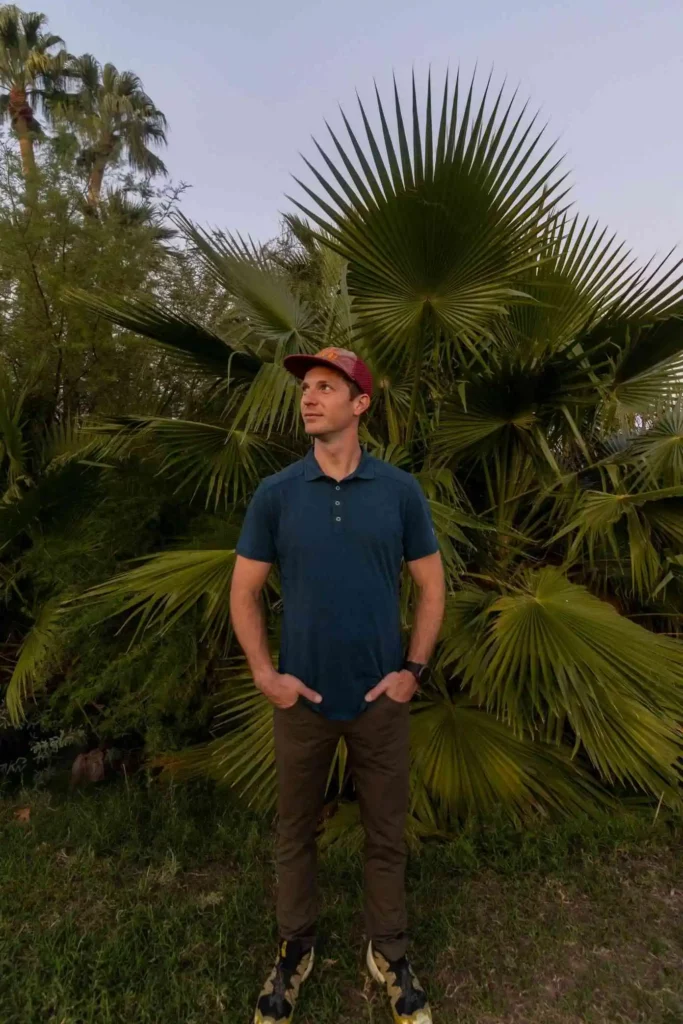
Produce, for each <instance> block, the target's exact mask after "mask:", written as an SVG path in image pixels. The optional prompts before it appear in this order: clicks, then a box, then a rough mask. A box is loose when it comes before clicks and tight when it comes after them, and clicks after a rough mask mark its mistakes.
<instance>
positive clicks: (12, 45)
mask: <svg viewBox="0 0 683 1024" xmlns="http://www.w3.org/2000/svg"><path fill="white" fill-rule="evenodd" d="M46 25H47V18H46V17H45V15H44V14H38V13H36V12H27V11H21V10H19V8H18V7H15V6H14V4H6V5H4V6H2V7H0V86H1V87H2V90H3V92H2V93H1V94H0V113H1V114H2V117H3V118H9V121H10V123H11V125H12V129H13V131H14V132H15V133H16V136H17V138H18V140H19V149H20V151H21V164H22V169H23V172H24V177H25V178H29V176H30V175H32V174H33V172H34V170H35V156H34V152H33V144H34V140H35V139H36V138H39V137H40V135H41V134H42V128H41V125H40V123H39V121H38V119H37V118H36V110H37V109H41V108H42V111H43V113H44V114H46V115H48V116H49V114H50V100H51V98H52V99H54V97H55V93H56V92H57V87H58V85H59V84H60V80H61V78H62V72H63V69H64V63H65V59H66V53H65V50H64V41H63V40H62V39H60V37H59V36H56V35H51V34H48V33H46V32H44V31H43V29H44V28H45V26H46ZM55 49H56V51H57V52H54V51H55Z"/></svg>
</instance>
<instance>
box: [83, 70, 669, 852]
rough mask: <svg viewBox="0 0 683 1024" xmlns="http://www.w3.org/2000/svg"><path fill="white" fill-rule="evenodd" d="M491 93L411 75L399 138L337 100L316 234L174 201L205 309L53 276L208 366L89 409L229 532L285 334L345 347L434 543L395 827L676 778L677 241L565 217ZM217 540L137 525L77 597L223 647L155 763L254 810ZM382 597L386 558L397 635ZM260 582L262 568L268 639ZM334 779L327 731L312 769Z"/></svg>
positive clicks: (283, 434)
mask: <svg viewBox="0 0 683 1024" xmlns="http://www.w3.org/2000/svg"><path fill="white" fill-rule="evenodd" d="M513 109H514V108H513V104H512V103H509V104H504V103H503V97H502V92H501V94H499V95H498V96H496V97H494V98H493V101H492V102H491V101H490V100H489V97H488V90H486V91H485V93H484V97H483V99H482V100H481V101H480V102H479V103H477V104H475V103H474V101H473V89H472V86H470V87H469V89H468V90H467V91H466V93H465V96H464V102H463V97H462V94H461V90H460V88H459V85H458V83H456V87H455V90H454V94H453V95H451V93H450V91H449V89H448V84H446V88H445V90H444V97H443V102H442V104H441V109H440V112H439V117H438V121H437V122H434V120H433V117H432V101H431V89H429V90H428V96H427V105H426V112H425V114H424V115H423V116H421V114H420V110H419V108H418V105H417V99H416V95H415V90H413V111H412V139H411V140H410V142H409V139H408V132H407V131H406V128H405V121H404V116H403V112H402V109H401V105H400V102H399V100H398V97H396V119H397V120H396V128H395V130H394V131H393V132H392V130H391V129H390V128H389V125H388V121H387V117H386V114H385V110H384V107H383V105H382V104H381V102H380V101H379V99H378V110H377V118H378V123H379V126H380V131H381V140H382V141H383V144H384V152H382V148H381V146H380V140H379V139H378V138H377V136H376V134H375V133H374V132H373V130H372V127H371V124H370V119H369V117H367V116H366V111H365V110H364V109H363V108H361V118H362V121H363V124H364V129H365V132H366V137H367V146H365V147H364V146H363V144H362V143H361V141H360V139H359V138H358V137H357V135H356V133H354V131H353V129H352V128H351V126H350V124H349V123H348V122H346V127H347V131H348V134H349V139H350V146H351V151H352V153H353V156H354V157H355V161H354V160H353V159H352V156H351V152H349V151H347V149H346V148H345V147H344V145H343V144H342V142H341V141H340V140H339V139H338V138H337V137H336V136H333V145H334V147H335V150H336V156H335V157H332V156H331V155H328V154H327V153H326V152H325V151H323V150H322V149H321V150H320V153H321V155H322V159H323V163H324V167H323V169H322V170H318V169H317V168H315V167H314V166H313V165H310V169H311V172H312V173H313V175H314V178H315V180H316V181H317V182H318V186H319V189H318V190H317V191H316V190H314V189H313V188H312V187H309V186H304V188H305V191H306V192H307V194H308V196H309V200H310V201H309V200H307V201H306V202H307V209H306V211H305V212H306V213H307V215H308V216H309V217H310V218H311V220H312V221H313V223H314V224H315V225H316V226H317V232H316V230H315V229H311V228H310V227H307V226H306V225H304V224H302V223H301V222H300V221H299V220H298V219H297V218H290V222H289V223H290V227H291V229H292V230H293V231H294V232H295V233H296V234H297V235H298V237H299V242H300V245H299V247H298V249H297V248H296V247H295V248H294V250H293V251H289V252H288V251H284V252H283V253H278V252H277V251H273V250H267V251H262V250H259V249H256V250H254V249H253V247H251V246H248V245H246V244H245V243H243V242H242V241H241V240H239V239H237V240H236V239H233V238H231V237H230V236H226V235H222V234H214V235H213V236H208V235H206V234H205V233H203V232H201V231H198V230H196V229H194V228H193V227H192V226H191V225H188V224H187V223H185V225H184V227H185V230H186V231H187V233H188V237H189V239H190V240H191V242H192V244H193V245H194V246H195V248H196V250H197V252H198V254H199V255H200V256H201V257H202V258H203V259H204V260H205V261H206V264H207V266H208V267H209V268H210V269H211V271H212V273H214V275H215V276H216V278H217V279H218V280H220V281H221V282H222V283H223V285H224V287H225V290H226V297H227V302H226V317H225V325H224V329H223V330H222V331H221V333H214V332H212V331H209V330H207V329H206V328H205V327H203V326H202V325H200V324H197V323H196V322H193V321H190V320H188V319H187V318H185V317H183V316H182V315H181V314H179V313H174V312H173V311H169V310H168V309H167V308H161V307H158V306H155V305H154V304H153V303H150V302H137V303H132V302H126V301H124V300H111V299H106V298H105V299H103V298H97V297H93V296H84V295H81V296H75V298H77V299H78V300H79V301H81V302H82V303H84V304H85V305H86V306H88V307H89V308H90V309H91V310H92V311H93V312H94V313H96V314H98V315H100V316H105V317H108V318H109V319H110V320H112V321H113V322H114V323H116V324H119V325H120V326H122V327H125V328H126V329H128V330H135V331H138V332H139V333H140V334H142V335H143V336H145V337H147V338H148V339H150V340H151V341H153V342H154V343H155V344H157V345H160V346H162V347H163V348H164V349H165V350H166V351H167V352H171V353H175V354H176V356H177V357H178V359H179V360H180V361H182V362H183V363H184V364H185V365H189V366H191V367H192V368H193V370H194V372H195V373H196V374H201V375H202V376H203V377H204V378H205V379H206V380H207V383H208V384H209V385H210V387H211V388H212V389H213V391H214V393H215V392H216V390H217V389H219V388H220V387H223V388H224V390H225V393H226V400H225V408H224V410H223V411H222V414H221V415H220V416H215V417H214V418H211V419H209V418H206V419H204V420H199V421H196V420H195V421H192V420H187V421H185V420H179V419H165V418H162V417H159V416H152V415H150V416H146V417H140V416H138V417H127V418H125V419H122V420H119V421H117V422H113V423H110V424H108V425H103V426H101V427H100V432H101V434H102V435H103V437H105V438H106V437H109V438H110V439H111V440H110V450H109V452H108V453H107V457H108V458H111V457H112V456H115V455H116V454H117V452H121V451H125V450H127V449H129V448H130V447H132V446H137V445H141V446H142V450H143V451H144V450H145V446H146V449H147V451H148V453H149V457H150V459H151V464H152V465H154V466H155V467H156V470H157V472H159V473H161V474H164V475H166V474H172V475H174V476H175V478H176V479H177V481H178V487H179V489H180V490H179V494H182V495H184V496H186V497H187V498H188V500H191V499H192V498H193V497H194V496H195V495H199V496H201V497H202V498H203V499H204V501H205V503H206V504H207V505H208V506H210V507H212V508H214V509H217V510H220V509H222V510H224V511H223V514H226V513H227V515H228V519H229V524H230V532H231V533H235V532H236V529H237V528H238V527H239V522H240V518H241V515H242V514H243V510H244V507H245V503H246V501H247V500H248V497H249V494H250V493H251V492H252V490H253V488H254V487H255V486H256V485H257V482H258V480H259V478H260V477H261V476H262V475H263V474H264V473H266V472H269V471H270V468H271V466H272V463H273V462H274V461H280V462H281V461H282V460H286V459H288V458H290V459H292V458H295V457H297V456H298V455H300V454H302V453H303V451H305V448H306V445H307V441H306V438H305V436H304V434H303V431H302V428H301V425H300V423H299V420H298V416H297V389H296V384H295V382H294V381H293V379H292V378H291V377H290V376H289V375H288V374H287V373H286V372H285V371H284V370H283V369H282V365H281V363H282V356H283V355H284V354H286V353H287V352H289V351H292V350H304V351H311V350H312V349H315V348H318V347H319V346H320V345H322V344H326V343H332V344H342V345H344V346H345V347H354V348H355V349H356V350H358V351H359V352H360V353H362V355H363V357H364V358H366V359H367V360H368V362H369V363H370V364H371V366H372V368H373V370H374V373H375V377H376V380H377V382H378V388H377V399H376V400H375V401H373V404H372V406H371V410H370V416H369V418H368V419H367V421H366V422H365V423H364V426H363V436H362V440H363V442H364V443H365V444H367V445H368V447H369V448H370V450H371V451H372V452H373V453H374V454H375V455H376V456H377V457H379V458H383V459H385V460H387V461H390V462H392V463H394V464H396V465H399V466H401V467H403V468H406V469H409V470H410V471H412V472H413V473H415V474H416V475H417V476H418V477H419V479H420V481H421V483H422V486H423V488H424V490H425V492H426V494H427V497H428V499H429V501H430V504H431V509H432V515H433V518H434V523H435V527H436V530H437V533H438V535H439V538H440V546H441V550H442V552H443V554H444V559H445V562H446V568H447V578H448V590H449V601H448V613H447V617H446V621H445V625H444V630H443V633H442V637H441V640H440V643H439V646H438V648H437V653H436V658H435V670H434V673H433V677H432V681H431V683H430V685H429V692H428V693H427V694H426V695H425V699H424V700H422V701H421V702H420V703H419V704H417V705H416V706H415V708H414V717H413V734H412V743H413V814H414V829H415V830H416V833H420V834H424V831H425V830H426V831H432V832H449V831H452V830H453V828H454V827H455V826H456V824H457V822H458V821H459V820H461V819H462V818H463V817H465V816H466V815H468V814H473V813H474V814H478V813H481V812H486V811H488V810H489V809H491V808H492V807H497V806H499V805H502V806H503V807H505V808H506V809H507V810H508V812H509V813H510V814H511V815H512V816H513V817H514V818H516V819H519V818H522V817H524V816H526V815H529V814H533V813H537V812H538V811H539V810H540V811H543V812H545V813H547V812H551V811H561V812H563V813H569V812H572V811H575V810H576V809H577V808H583V809H589V808H590V807H592V806H595V804H596V803H597V802H600V801H604V800H610V799H611V798H612V797H613V796H614V795H623V794H624V793H627V792H629V791H636V792H640V793H645V794H647V795H649V796H650V797H651V798H653V799H654V800H660V799H661V800H664V801H665V802H667V803H670V804H672V805H673V804H675V803H677V802H678V803H680V783H681V781H682V765H683V761H682V759H681V754H682V753H683V741H682V735H681V727H680V723H681V720H683V650H682V649H681V647H680V646H679V641H677V640H676V639H674V638H673V637H672V636H671V634H672V633H673V634H675V633H676V632H677V631H678V630H679V628H680V623H681V621H682V620H683V454H682V453H683V442H682V441H681V437H682V436H683V429H682V426H681V425H682V424H683V413H681V410H680V407H679V404H678V403H679V393H680V379H681V370H682V369H683V319H682V318H681V315H680V308H681V305H680V304H681V297H682V283H681V272H680V266H678V267H677V266H673V267H667V266H664V267H655V268H654V269H651V268H645V269H643V268H639V267H637V266H636V265H635V263H634V261H633V260H632V259H631V258H630V257H629V256H628V254H627V253H626V252H625V251H624V250H623V249H622V248H621V247H620V246H618V245H616V244H615V243H614V241H613V240H612V239H611V238H609V237H607V235H606V233H605V232H604V231H600V230H598V229H597V227H596V226H594V225H591V224H590V223H589V222H587V221H585V222H582V221H580V220H579V219H578V218H574V219H569V218H568V217H567V216H566V215H565V214H564V213H563V212H562V208H561V203H560V197H561V193H562V189H563V185H562V174H561V173H560V172H559V171H558V170H557V168H556V165H555V163H554V162H553V160H552V159H551V158H550V155H549V153H550V148H548V147H544V146H542V144H541V139H542V133H541V132H538V133H534V130H533V127H532V125H533V122H532V124H529V123H528V122H526V121H525V118H524V116H523V113H522V114H521V115H513V113H512V111H513ZM321 193H324V194H321ZM301 205H302V207H303V205H304V204H303V202H302V203H301ZM313 282H315V283H316V284H315V287H314V285H313ZM105 451H106V449H105ZM233 560H234V547H233V546H232V545H231V544H229V545H228V546H227V547H217V548H216V549H214V550H207V549H206V548H203V549H202V550H197V549H188V550H185V551H182V550H173V551H161V552H159V553H158V554H157V555H155V556H152V557H151V558H148V559H147V560H145V561H144V562H143V563H142V564H141V565H139V566H137V567H135V568H134V569H132V570H129V571H127V572H124V573H122V574H121V575H119V576H118V577H116V578H115V579H113V580H110V581H107V582H104V583H103V584H102V585H101V586H100V587H98V588H97V589H96V590H95V591H94V592H93V591H90V592H89V593H88V595H87V598H86V599H87V600H92V599H93V598H94V597H96V598H98V599H101V600H106V601H112V600H113V601H114V602H116V604H115V608H114V610H115V613H116V614H120V613H121V612H124V613H125V612H127V613H128V615H129V616H133V617H137V620H138V622H139V624H140V627H139V628H140V630H141V631H143V630H147V629H161V630H164V629H167V628H168V627H169V625H170V624H172V623H174V622H175V621H177V619H178V617H179V616H182V615H185V614H186V613H187V612H188V611H189V610H190V609H194V608H196V607H199V608H200V609H201V611H202V615H203V619H204V624H205V631H206V634H207V635H212V636H213V637H215V638H216V641H217V642H220V643H221V644H222V645H223V647H224V649H227V651H228V653H230V654H234V656H235V660H234V661H231V662H229V665H230V667H229V669H228V671H227V673H226V706H225V712H224V715H223V720H224V722H225V724H226V726H227V729H228V731H227V733H226V735H224V736H222V737H220V738H219V739H217V740H214V741H212V742H211V743H209V744H207V745H205V746H204V747H202V748H200V749H198V750H190V751H186V752H183V753H181V754H173V755H170V756H169V757H167V758H165V759H163V763H164V764H165V767H166V768H167V769H168V770H169V771H174V772H177V773H179V774H180V773H181V772H183V773H186V774H191V773H193V772H202V773H211V774H214V775H215V776H217V777H219V778H222V779H224V780H226V781H227V782H229V783H230V784H231V785H232V786H233V787H235V788H236V789H237V790H238V791H239V792H241V793H242V794H243V795H244V796H245V798H247V799H249V800H250V801H251V802H252V803H253V804H254V805H255V806H260V807H263V808H264V809H269V808H272V807H273V801H274V795H275V776H274V767H273V749H272V740H271V733H270V713H271V709H270V707H269V705H268V703H267V701H266V700H265V698H263V697H262V695H261V694H260V693H259V692H258V691H256V690H255V689H254V687H253V684H252V683H251V680H250V679H249V677H248V673H247V672H246V671H245V666H244V662H243V660H241V659H240V656H239V652H238V651H237V650H235V648H234V647H233V640H232V637H231V635H230V633H229V630H228V629H227V621H226V595H227V592H228V587H229V579H230V573H231V569H232V565H233ZM409 596H410V585H409V579H408V577H407V576H406V587H405V589H404V591H403V621H404V625H405V629H406V634H407V633H408V631H409V628H410V620H409V615H408V609H409V606H410V605H409ZM278 597H279V593H278V583H277V576H276V574H274V575H273V578H272V581H271V583H270V589H269V600H270V606H271V608H272V610H273V612H274V615H273V619H272V630H273V631H272V636H273V640H274V641H275V638H276V635H277V613H278V609H279V604H278ZM646 627H647V628H646ZM345 777H346V761H345V753H344V749H343V745H341V746H340V749H339V751H338V758H337V760H336V764H335V772H334V773H331V774H330V779H329V786H330V793H331V794H332V795H334V794H335V793H337V794H338V793H339V792H341V791H342V790H343V789H344V785H345ZM338 820H339V821H341V822H345V823H346V824H348V823H349V815H348V814H345V815H343V816H342V817H341V818H340V819H338ZM351 820H353V819H352V818H351ZM332 834H334V833H332Z"/></svg>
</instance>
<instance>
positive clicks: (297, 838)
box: [230, 348, 444, 1024]
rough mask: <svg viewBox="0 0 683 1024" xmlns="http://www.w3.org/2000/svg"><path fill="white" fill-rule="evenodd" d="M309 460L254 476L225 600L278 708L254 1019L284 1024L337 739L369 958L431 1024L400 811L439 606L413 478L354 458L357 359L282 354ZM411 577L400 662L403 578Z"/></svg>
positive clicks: (428, 524) (402, 1016)
mask: <svg viewBox="0 0 683 1024" xmlns="http://www.w3.org/2000/svg"><path fill="white" fill-rule="evenodd" d="M285 367H286V368H287V369H288V370H289V371H290V372H291V373H293V374H294V375H295V376H296V377H298V378H299V379H300V380H301V381H302V382H303V383H302V392H301V414H302V417H303V421H304V425H305V429H306V431H307V433H308V434H310V435H311V436H312V437H313V438H314V447H313V448H312V449H311V450H310V451H309V453H308V455H307V456H306V457H305V458H304V459H302V460H300V461H299V462H296V463H294V464H293V465H291V466H288V467H287V468H286V469H284V470H282V471H281V472H279V473H276V474H274V475H273V476H269V477H266V479H265V480H263V481H262V482H261V484H260V485H259V487H258V489H257V491H256V493H255V494H254V497H253V499H252V501H251V503H250V505H249V508H248V510H247V514H246V517H245V521H244V527H243V530H242V534H241V536H240V539H239V543H238V545H237V558H236V562H235V570H234V576H233V582H232V590H231V596H230V610H231V614H232V621H233V625H234V628H235V633H236V635H237V638H238V640H239V642H240V644H241V645H242V648H243V649H244V652H245V654H246V657H247V660H248V662H249V666H250V669H251V672H252V674H253V677H254V681H255V683H256V685H257V686H258V687H259V688H260V689H261V690H262V692H263V693H264V694H265V696H266V697H267V698H268V699H269V700H270V701H271V703H272V704H273V705H274V711H273V724H274V737H275V760H276V766H277V778H278V842H277V870H278V899H277V920H278V927H279V933H280V947H279V952H278V956H277V960H276V963H275V966H274V968H273V970H272V972H271V974H270V976H269V977H268V980H267V982H266V984H265V986H264V988H263V990H262V992H261V995H260V997H259V1000H258V1004H257V1008H256V1013H255V1017H254V1021H255V1024H288V1022H289V1021H290V1020H291V1019H292V1014H293V1012H294V1006H295V1003H296V1000H297V996H298V994H299V987H300V985H301V983H302V982H303V981H304V980H305V979H306V978H307V977H308V975H309V974H310V972H311V970H312V968H313V961H314V955H315V948H314V945H315V922H316V910H317V906H316V888H315V886H316V883H315V865H316V830H317V827H318V822H319V818H320V813H321V811H322V808H323V803H324V798H325V788H326V780H327V776H328V770H329V766H330V763H331V760H332V757H333V756H334V752H335V750H336V747H337V744H338V741H339V737H340V736H343V737H344V738H345V740H346V744H347V748H348V763H349V766H350V768H351V771H352V774H353V777H354V782H355V787H356V791H357V794H358V800H359V804H360V811H361V817H362V821H363V826H364V829H365V837H366V845H365V917H366V931H367V938H368V947H367V955H366V962H367V966H368V969H369V970H370V972H371V974H372V976H373V977H374V978H375V979H376V980H377V981H379V982H380V983H381V984H383V985H384V986H385V988H386V991H387V994H388V997H389V1001H390V1004H391V1009H392V1012H393V1015H394V1020H395V1021H396V1022H400V1024H429V1022H431V1020H432V1017H431V1012H430V1009H429V1004H428V1002H427V998H426V996H425V993H424V991H423V989H422V987H421V985H420V983H419V982H418V980H417V978H416V977H415V974H414V972H413V970H412V967H411V965H410V961H409V960H408V957H407V955H406V947H407V935H406V928H407V920H406V908H405V885H404V875H405V861H406V847H405V840H404V830H405V819H406V813H407V807H408V766H409V702H410V700H411V698H412V697H413V695H414V693H415V692H416V690H417V688H418V684H419V679H420V677H421V676H422V675H423V673H424V671H425V668H426V664H427V662H428V660H429V657H430V656H431V653H432V651H433V649H434V645H435V643H436V640H437V636H438V633H439V630H440V627H441V622H442V619H443V609H444V578H443V569H442V565H441V557H440V555H439V551H438V544H437V540H436V535H435V532H434V528H433V526H432V521H431V517H430V514H429V507H428V505H427V502H426V500H425V498H424V495H423V493H422V490H421V488H420V486H419V484H418V483H417V481H416V480H415V479H414V477H412V476H411V475H410V474H409V473H405V472H404V471H403V470H400V469H397V468H396V467H395V466H391V465H389V464H388V463H385V462H383V461H381V460H379V459H375V458H372V457H371V456H370V455H368V454H367V453H366V452H364V451H363V450H362V449H361V447H360V444H359V442H358V425H359V421H360V417H361V416H362V415H363V413H364V412H365V411H366V410H367V408H368V406H369V405H370V399H371V395H372V376H371V374H370V371H369V369H368V367H367V366H366V365H365V363H364V362H363V361H362V360H361V359H359V358H358V357H357V356H356V355H354V353H352V352H349V351H347V350H346V349H340V348H326V349H323V350H322V351H321V352H319V353H317V354H316V355H314V356H309V355H292V356H288V357H287V358H286V359H285ZM404 559H405V561H406V563H407V565H408V568H409V570H410V573H411V575H412V578H413V579H414V580H415V583H416V584H417V588H418V591H419V599H418V602H417V607H416V611H415V622H414V626H413V631H412V637H411V641H410V646H409V649H408V652H407V658H406V659H405V660H404V657H403V651H402V645H401V632H400V609H399V583H400V569H401V564H402V561H403V560H404ZM274 562H278V564H279V568H280V576H281V580H282V598H283V621H282V635H281V646H280V662H279V671H276V670H275V668H274V667H273V664H272V662H271V658H270V655H269V651H268V645H267V640H266V625H265V619H264V614H263V607H262V603H261V591H262V589H263V586H264V584H265V582H266V579H267V577H268V573H269V571H270V568H271V565H272V564H273V563H274Z"/></svg>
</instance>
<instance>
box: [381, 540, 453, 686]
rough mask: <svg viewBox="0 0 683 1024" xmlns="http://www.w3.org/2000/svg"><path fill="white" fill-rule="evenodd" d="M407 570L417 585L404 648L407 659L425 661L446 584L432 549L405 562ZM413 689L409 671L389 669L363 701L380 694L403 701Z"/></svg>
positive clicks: (436, 632)
mask: <svg viewBox="0 0 683 1024" xmlns="http://www.w3.org/2000/svg"><path fill="white" fill-rule="evenodd" d="M406 565H407V566H408V571H409V572H410V575H411V576H412V577H413V579H414V581H415V584H416V586H417V590H418V595H417V605H416V607H415V619H414V621H413V630H412V633H411V636H410V645H409V647H408V661H420V662H422V663H425V662H427V661H429V659H430V658H431V656H432V652H433V651H434V647H435V646H436V641H437V640H438V637H439V631H440V630H441V623H442V622H443V616H444V609H445V606H446V585H445V581H444V573H443V565H442V564H441V555H440V554H439V552H438V551H436V552H435V553H434V554H433V555H425V556H424V558H416V559H415V560H414V561H412V562H406ZM416 689H417V681H416V679H415V676H414V675H413V673H412V672H410V671H409V670H408V669H402V670H401V671H400V672H390V673H389V675H388V676H385V677H384V679H382V680H381V682H379V683H378V684H377V686H374V687H373V688H372V690H370V691H369V692H368V693H366V695H365V699H366V700H367V701H373V700H376V699H377V697H379V696H380V695H381V694H383V693H388V694H389V697H391V699H392V700H396V701H398V702H399V703H406V702H407V701H409V700H410V698H411V697H412V696H413V694H414V693H415V691H416Z"/></svg>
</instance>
